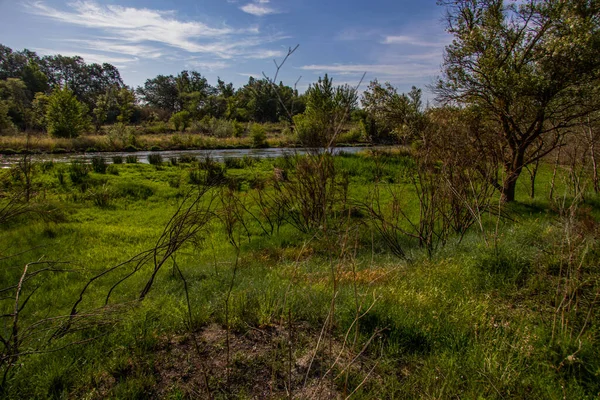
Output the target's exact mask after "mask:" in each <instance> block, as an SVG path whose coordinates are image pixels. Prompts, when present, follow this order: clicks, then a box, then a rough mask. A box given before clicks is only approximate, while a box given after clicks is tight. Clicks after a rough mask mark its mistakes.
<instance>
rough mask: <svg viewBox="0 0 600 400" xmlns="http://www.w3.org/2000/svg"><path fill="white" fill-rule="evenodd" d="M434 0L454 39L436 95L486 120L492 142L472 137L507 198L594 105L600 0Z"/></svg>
mask: <svg viewBox="0 0 600 400" xmlns="http://www.w3.org/2000/svg"><path fill="white" fill-rule="evenodd" d="M441 4H443V5H445V6H446V7H447V11H448V15H447V21H448V25H447V29H448V32H449V33H451V34H452V35H453V36H454V40H453V42H452V44H450V45H449V46H447V47H446V53H445V60H444V74H443V77H442V79H441V80H440V82H439V84H438V85H437V95H438V100H440V101H442V102H444V103H446V104H448V103H449V104H457V105H461V106H469V107H475V108H476V109H477V110H478V112H480V113H481V115H482V117H484V118H488V119H489V120H490V121H492V122H493V124H492V125H491V134H492V135H495V137H496V141H495V143H494V142H493V141H490V140H480V139H481V138H478V139H477V140H476V141H475V143H486V148H485V149H482V150H486V151H488V152H490V151H493V152H494V156H495V157H496V158H497V159H498V160H499V161H500V162H501V163H502V164H503V167H504V171H505V177H504V179H503V181H502V182H498V181H496V182H495V185H496V186H497V187H498V189H500V190H501V192H502V195H503V198H504V200H505V201H512V200H514V195H515V185H516V181H517V179H518V177H519V175H520V173H521V171H522V170H523V168H524V167H525V166H526V165H527V164H529V163H531V162H534V161H535V160H536V159H539V158H540V157H543V156H544V155H546V154H547V153H548V152H550V151H552V150H553V149H554V148H555V147H556V146H557V145H558V143H559V140H560V135H562V134H564V133H565V132H567V129H568V128H570V127H573V126H574V125H576V124H577V123H579V122H580V121H581V118H582V117H584V116H586V115H589V114H590V113H591V112H593V111H594V110H597V109H598V106H599V104H598V95H597V94H598V78H599V77H600V76H599V74H600V51H599V50H600V25H599V23H600V15H599V8H600V2H598V1H595V0H575V1H563V0H544V1H540V0H528V1H525V2H504V1H502V0H456V1H455V0H452V1H442V2H441ZM481 133H482V134H483V133H485V134H489V133H490V132H488V131H482V132H481ZM490 143H491V144H492V148H490Z"/></svg>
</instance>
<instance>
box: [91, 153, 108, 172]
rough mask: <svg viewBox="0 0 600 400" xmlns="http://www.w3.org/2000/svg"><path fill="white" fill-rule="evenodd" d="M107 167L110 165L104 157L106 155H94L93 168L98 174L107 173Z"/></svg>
mask: <svg viewBox="0 0 600 400" xmlns="http://www.w3.org/2000/svg"><path fill="white" fill-rule="evenodd" d="M107 167H108V164H107V163H106V160H105V159H104V157H100V156H95V157H92V169H93V170H94V172H96V173H98V174H105V173H106V168H107Z"/></svg>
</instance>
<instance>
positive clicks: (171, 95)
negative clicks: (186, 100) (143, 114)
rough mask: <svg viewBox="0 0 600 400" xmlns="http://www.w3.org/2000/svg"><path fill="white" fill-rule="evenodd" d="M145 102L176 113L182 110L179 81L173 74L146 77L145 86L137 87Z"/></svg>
mask: <svg viewBox="0 0 600 400" xmlns="http://www.w3.org/2000/svg"><path fill="white" fill-rule="evenodd" d="M136 92H137V94H138V95H140V97H141V99H142V100H143V102H144V103H146V104H147V105H149V106H150V107H156V108H160V109H163V110H166V111H168V112H170V113H174V112H177V111H180V110H181V107H180V102H179V92H178V90H177V81H176V80H175V77H174V76H173V75H169V76H165V75H158V76H157V77H156V78H153V79H146V82H145V83H144V86H143V87H138V88H137V89H136Z"/></svg>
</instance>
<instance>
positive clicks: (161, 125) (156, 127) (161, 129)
mask: <svg viewBox="0 0 600 400" xmlns="http://www.w3.org/2000/svg"><path fill="white" fill-rule="evenodd" d="M169 131H170V129H169V127H168V126H167V124H166V123H165V122H163V121H159V122H156V123H154V124H152V125H148V126H147V127H146V133H150V134H161V133H167V132H169Z"/></svg>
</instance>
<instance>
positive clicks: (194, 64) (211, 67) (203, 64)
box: [186, 60, 231, 71]
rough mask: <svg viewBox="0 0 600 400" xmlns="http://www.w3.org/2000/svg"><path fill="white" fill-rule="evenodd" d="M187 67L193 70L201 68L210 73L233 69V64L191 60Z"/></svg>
mask: <svg viewBox="0 0 600 400" xmlns="http://www.w3.org/2000/svg"><path fill="white" fill-rule="evenodd" d="M186 65H187V66H188V67H191V68H199V69H203V70H208V71H216V70H220V69H225V68H229V67H231V64H229V63H226V62H224V61H205V60H189V61H188V62H187V63H186Z"/></svg>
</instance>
